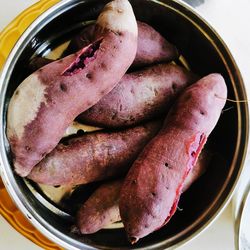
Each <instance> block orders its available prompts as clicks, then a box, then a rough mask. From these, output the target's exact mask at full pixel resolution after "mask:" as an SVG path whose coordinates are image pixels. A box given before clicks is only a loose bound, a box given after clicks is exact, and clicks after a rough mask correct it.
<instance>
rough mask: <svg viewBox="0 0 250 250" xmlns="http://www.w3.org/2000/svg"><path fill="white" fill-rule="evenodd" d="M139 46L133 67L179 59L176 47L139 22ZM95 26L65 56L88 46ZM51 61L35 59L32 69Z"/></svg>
mask: <svg viewBox="0 0 250 250" xmlns="http://www.w3.org/2000/svg"><path fill="white" fill-rule="evenodd" d="M137 25H138V44H137V52H136V56H135V60H134V62H133V63H132V65H131V67H132V68H133V67H134V68H135V67H138V66H147V65H150V64H156V63H162V62H170V61H172V60H175V59H177V58H178V56H179V53H178V51H177V49H176V47H175V46H174V45H172V44H170V43H169V42H168V41H167V40H166V39H165V38H164V37H162V36H161V34H160V33H159V32H157V31H156V30H155V29H154V28H153V27H151V26H150V25H148V24H146V23H143V22H140V21H137ZM94 32H95V25H94V24H91V25H88V26H87V27H86V28H84V29H83V30H82V31H81V32H80V34H79V35H76V36H75V37H74V38H73V39H72V40H71V42H70V44H69V46H68V48H67V49H66V51H65V52H64V54H66V55H67V54H70V53H74V52H75V51H78V50H79V49H81V48H82V47H85V46H87V45H88V44H90V43H91V41H92V40H93V34H94ZM50 62H51V60H50V59H47V58H42V57H35V58H34V59H32V60H31V62H30V69H31V70H37V69H39V68H41V67H42V66H44V65H46V64H48V63H50Z"/></svg>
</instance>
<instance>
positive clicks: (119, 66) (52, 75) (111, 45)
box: [7, 0, 138, 176]
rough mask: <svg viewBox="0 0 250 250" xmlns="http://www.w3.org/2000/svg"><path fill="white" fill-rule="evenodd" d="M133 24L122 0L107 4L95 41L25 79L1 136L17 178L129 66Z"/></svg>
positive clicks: (133, 43)
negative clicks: (6, 143) (4, 134)
mask: <svg viewBox="0 0 250 250" xmlns="http://www.w3.org/2000/svg"><path fill="white" fill-rule="evenodd" d="M137 33H138V30H137V23H136V20H135V16H134V13H133V10H132V7H131V5H130V3H129V2H128V1H127V0H114V1H112V2H110V3H108V4H107V5H106V6H105V7H104V9H103V10H102V12H101V14H100V15H99V17H98V19H97V22H96V26H95V39H94V40H95V42H93V43H92V44H90V45H88V46H87V47H85V48H83V49H81V50H80V51H78V52H77V53H75V54H72V55H69V56H67V57H65V58H63V59H61V60H59V61H55V62H52V63H50V64H48V65H46V66H44V67H43V68H41V69H39V70H38V71H36V72H34V73H33V74H31V75H30V76H29V77H28V78H26V79H25V80H24V81H23V82H22V83H21V84H20V85H19V86H18V88H17V89H16V91H15V92H14V94H13V96H12V98H11V100H10V103H9V107H8V118H7V137H8V140H9V143H10V146H11V151H12V154H13V159H14V167H15V171H16V173H17V174H19V175H20V176H27V175H28V174H29V173H30V171H31V170H32V168H33V167H34V166H35V165H36V164H37V163H38V162H39V161H41V159H42V158H43V157H44V156H45V155H46V154H48V153H49V152H50V151H51V150H53V148H55V146H56V145H57V144H58V142H59V141H60V139H61V138H62V136H63V134H64V132H65V130H66V129H67V127H68V126H69V125H70V123H71V122H72V121H73V120H74V119H75V117H76V116H77V115H79V114H80V113H82V112H84V111H85V110H87V109H88V108H90V107H91V106H93V105H94V104H96V103H97V102H98V101H99V100H100V99H101V98H102V97H103V96H105V95H106V94H107V93H108V92H109V91H111V90H112V89H113V88H114V86H115V85H116V84H117V83H118V82H119V80H120V79H121V78H122V76H123V75H124V74H125V72H126V71H127V69H128V68H129V66H130V65H131V63H132V62H133V60H134V58H135V54H136V49H137Z"/></svg>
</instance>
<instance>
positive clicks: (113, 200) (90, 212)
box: [76, 151, 210, 234]
mask: <svg viewBox="0 0 250 250" xmlns="http://www.w3.org/2000/svg"><path fill="white" fill-rule="evenodd" d="M209 160H210V154H209V153H208V152H207V151H202V153H201V155H200V156H199V158H198V160H197V162H196V164H195V166H194V167H193V169H192V170H191V171H190V173H189V174H188V176H187V178H186V180H185V182H184V186H183V190H182V191H183V192H185V191H187V190H188V188H189V187H190V186H191V185H192V184H193V183H194V182H195V181H196V180H197V179H198V178H199V177H200V176H201V175H202V174H203V173H204V172H205V171H206V169H207V167H208V164H209ZM123 181H124V179H119V180H115V181H110V182H107V183H105V184H103V185H101V186H100V187H99V188H98V189H97V190H96V191H95V192H94V193H93V194H92V195H91V196H90V198H89V199H88V200H87V201H86V202H85V203H84V204H83V205H82V206H81V208H80V210H79V211H78V213H77V217H76V224H77V227H78V229H79V231H80V233H82V234H91V233H95V232H97V231H99V230H101V229H103V228H104V227H106V226H109V225H111V224H112V223H114V222H118V221H120V220H121V217H120V212H119V199H120V190H121V187H122V183H123Z"/></svg>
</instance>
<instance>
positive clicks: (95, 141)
mask: <svg viewBox="0 0 250 250" xmlns="http://www.w3.org/2000/svg"><path fill="white" fill-rule="evenodd" d="M160 126H161V122H158V121H156V122H150V123H148V124H146V125H144V126H137V127H134V128H129V129H125V130H122V131H118V132H103V131H99V132H93V133H87V134H84V135H83V136H81V137H78V138H73V139H71V140H69V141H68V143H67V144H66V145H64V144H62V143H61V144H59V145H58V146H57V147H56V148H55V149H54V150H53V151H52V152H51V153H50V154H48V155H47V156H46V157H45V158H44V159H43V160H42V161H41V162H40V163H39V164H38V165H36V166H35V167H34V168H33V170H32V171H31V173H30V174H29V175H28V178H29V179H31V180H33V181H35V182H37V183H41V184H47V185H53V186H55V185H79V184H86V183H89V182H94V181H98V180H105V179H108V178H110V177H116V176H121V175H124V174H125V173H127V171H128V169H129V167H130V166H131V164H132V163H133V161H134V160H135V159H136V157H137V156H138V154H139V153H140V152H141V150H142V149H143V147H144V146H145V144H146V143H147V142H148V141H149V140H150V139H151V138H152V137H153V136H154V135H155V134H156V133H157V132H158V131H159V129H160Z"/></svg>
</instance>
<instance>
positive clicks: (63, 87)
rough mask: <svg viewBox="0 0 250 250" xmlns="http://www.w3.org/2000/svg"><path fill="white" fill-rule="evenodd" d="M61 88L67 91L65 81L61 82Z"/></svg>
mask: <svg viewBox="0 0 250 250" xmlns="http://www.w3.org/2000/svg"><path fill="white" fill-rule="evenodd" d="M60 89H61V91H63V92H67V86H66V85H65V84H64V83H60Z"/></svg>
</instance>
